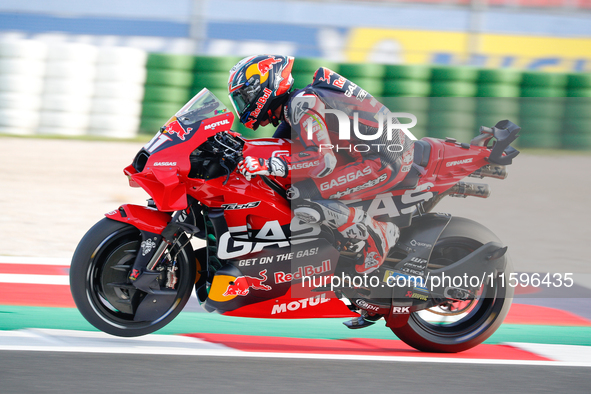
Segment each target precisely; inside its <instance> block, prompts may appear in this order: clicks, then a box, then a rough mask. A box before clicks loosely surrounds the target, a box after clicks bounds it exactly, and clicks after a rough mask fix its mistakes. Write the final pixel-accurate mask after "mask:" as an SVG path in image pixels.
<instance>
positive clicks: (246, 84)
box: [228, 55, 413, 274]
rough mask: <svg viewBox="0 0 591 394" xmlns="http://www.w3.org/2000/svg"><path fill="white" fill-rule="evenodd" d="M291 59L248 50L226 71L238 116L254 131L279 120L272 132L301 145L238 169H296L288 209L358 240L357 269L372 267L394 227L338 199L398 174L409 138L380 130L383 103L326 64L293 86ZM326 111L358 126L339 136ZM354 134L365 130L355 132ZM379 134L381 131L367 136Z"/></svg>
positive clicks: (372, 189)
mask: <svg viewBox="0 0 591 394" xmlns="http://www.w3.org/2000/svg"><path fill="white" fill-rule="evenodd" d="M293 63H294V58H293V57H288V56H270V55H259V56H249V57H246V58H244V59H242V60H241V61H240V62H238V64H236V65H235V66H234V67H233V68H232V69H231V70H230V78H229V81H228V89H229V93H230V99H231V101H232V104H233V105H234V109H235V110H236V113H237V114H238V116H239V118H240V122H241V123H243V124H244V125H245V126H246V127H248V128H250V129H253V130H256V129H257V128H258V127H259V126H266V125H268V124H269V123H272V124H273V126H275V127H277V126H279V127H278V128H277V130H276V132H275V134H274V137H276V138H293V139H295V140H297V141H299V142H300V144H301V146H296V145H293V146H292V152H291V154H290V155H289V156H281V157H271V158H256V157H251V156H247V157H245V158H244V160H242V161H241V162H240V163H239V165H238V169H239V171H240V172H241V173H242V174H244V176H245V177H246V178H247V179H250V178H251V177H252V176H256V175H274V176H282V177H286V176H287V175H288V173H289V171H292V174H291V175H292V177H294V176H295V175H296V174H295V171H297V176H295V177H296V178H298V179H304V180H302V181H296V182H295V183H294V184H293V185H292V186H291V188H290V190H288V196H289V197H290V199H292V202H293V201H294V200H295V201H297V203H295V204H294V205H293V206H294V207H295V209H294V214H295V215H296V216H297V217H298V218H300V220H303V221H305V222H309V223H310V222H312V223H319V222H321V223H324V224H326V225H328V226H330V227H332V228H335V229H337V230H338V231H339V232H340V233H341V234H342V235H343V236H344V237H345V238H346V239H349V240H352V241H356V242H357V243H359V241H364V242H363V243H362V244H363V245H364V248H363V261H361V262H360V263H359V264H357V265H356V266H355V270H356V271H357V273H359V274H365V273H370V272H372V271H374V270H376V269H377V268H378V267H379V266H380V265H382V263H383V262H384V260H385V258H386V256H387V254H388V251H389V250H390V248H391V247H392V246H394V245H395V244H396V242H397V241H398V237H399V235H400V232H399V229H398V227H397V226H396V225H394V224H393V223H389V222H378V221H377V220H375V219H373V218H372V217H370V216H368V215H367V213H366V212H364V211H363V210H362V209H360V208H349V207H348V206H347V205H346V204H344V203H343V202H342V201H340V200H354V199H355V200H357V199H364V198H368V197H370V196H375V195H377V194H379V193H383V192H386V191H387V190H389V189H391V188H392V187H393V186H395V185H396V184H397V183H399V182H400V181H402V180H403V179H404V177H405V176H406V174H407V173H408V171H409V169H410V164H411V163H412V159H413V144H412V140H410V139H409V138H405V136H404V133H403V132H402V131H400V130H394V133H390V134H393V136H394V137H393V138H392V136H389V137H388V136H387V133H386V132H385V128H384V129H383V130H384V132H383V133H380V130H379V129H378V127H379V125H380V124H379V123H378V118H381V119H382V120H383V119H385V118H386V116H385V115H387V114H388V113H389V111H388V109H387V108H386V107H384V106H383V105H382V104H381V103H379V102H378V101H377V100H376V99H375V98H373V97H372V96H371V95H370V94H369V93H367V92H366V91H365V90H363V89H362V88H361V87H359V86H357V85H355V84H354V83H353V82H351V81H349V80H347V79H345V78H343V77H341V76H340V75H338V74H336V73H335V72H333V71H331V70H329V69H327V68H323V67H321V68H319V69H318V70H317V71H316V73H315V74H314V78H313V81H312V83H311V84H310V85H308V86H306V87H305V88H304V89H301V90H292V85H293V78H292V76H291V69H292V66H293ZM327 110H328V111H330V110H340V111H342V112H344V113H345V114H347V116H348V118H349V124H350V125H351V126H352V128H353V127H356V129H354V130H355V131H356V133H351V135H352V136H353V139H351V140H339V124H340V120H341V119H337V117H336V116H326V115H327V113H326V112H325V111H327ZM333 113H334V112H333ZM280 122H281V123H280ZM394 122H395V123H397V121H396V120H395V121H394ZM357 134H361V135H364V136H367V137H366V138H362V139H359V138H357V137H355V135H357ZM377 135H380V137H376V140H374V141H371V142H370V141H368V140H369V139H371V136H377ZM387 137H388V138H390V139H389V140H386V138H387ZM356 142H360V143H361V144H362V145H357V144H356ZM376 142H377V143H378V144H375V143H376ZM370 143H374V145H371V146H370V145H369V144H370ZM392 143H394V144H396V145H390V144H392ZM392 146H396V147H397V148H395V149H391V147H392ZM368 147H369V148H368ZM337 149H338V152H341V153H342V152H345V153H346V154H347V156H348V161H347V162H343V163H341V161H342V158H340V159H339V158H338V157H337V155H336V154H335V150H337ZM296 150H297V151H296Z"/></svg>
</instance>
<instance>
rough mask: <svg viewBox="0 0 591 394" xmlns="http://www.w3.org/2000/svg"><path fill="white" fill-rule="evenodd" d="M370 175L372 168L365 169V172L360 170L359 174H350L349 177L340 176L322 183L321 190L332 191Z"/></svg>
mask: <svg viewBox="0 0 591 394" xmlns="http://www.w3.org/2000/svg"><path fill="white" fill-rule="evenodd" d="M368 175H371V168H369V167H365V168H364V169H363V171H361V170H358V171H357V172H350V173H348V174H347V175H343V176H340V177H338V178H336V179H333V180H332V181H330V182H324V183H321V184H320V190H322V191H324V190H328V189H332V188H333V187H337V186H342V185H344V184H346V183H349V182H353V181H355V180H356V179H358V178H363V177H364V176H368Z"/></svg>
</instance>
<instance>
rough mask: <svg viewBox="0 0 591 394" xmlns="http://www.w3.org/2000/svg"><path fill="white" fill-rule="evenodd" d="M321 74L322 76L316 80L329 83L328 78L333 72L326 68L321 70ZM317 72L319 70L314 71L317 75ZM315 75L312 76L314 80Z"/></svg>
mask: <svg viewBox="0 0 591 394" xmlns="http://www.w3.org/2000/svg"><path fill="white" fill-rule="evenodd" d="M322 70H323V73H322V76H321V77H320V78H319V79H318V80H319V81H325V82H326V83H328V84H329V83H330V76H331V75H332V74H334V71H332V70H329V69H328V68H323V69H322ZM318 71H320V70H316V74H317V73H318ZM316 74H314V79H316Z"/></svg>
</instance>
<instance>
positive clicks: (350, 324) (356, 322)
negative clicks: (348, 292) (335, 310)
mask: <svg viewBox="0 0 591 394" xmlns="http://www.w3.org/2000/svg"><path fill="white" fill-rule="evenodd" d="M343 324H344V325H345V326H347V328H350V329H351V330H356V329H358V328H365V327H369V326H373V325H374V324H376V323H375V322H373V321H369V320H365V319H364V318H363V316H359V317H354V318H353V319H351V320H349V321H346V322H343Z"/></svg>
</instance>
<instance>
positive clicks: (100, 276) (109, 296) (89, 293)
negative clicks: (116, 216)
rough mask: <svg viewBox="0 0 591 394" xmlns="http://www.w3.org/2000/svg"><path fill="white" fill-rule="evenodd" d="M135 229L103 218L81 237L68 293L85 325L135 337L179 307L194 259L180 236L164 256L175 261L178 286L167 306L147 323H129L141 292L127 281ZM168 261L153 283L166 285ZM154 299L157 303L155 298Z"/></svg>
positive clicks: (136, 236)
mask: <svg viewBox="0 0 591 394" xmlns="http://www.w3.org/2000/svg"><path fill="white" fill-rule="evenodd" d="M141 240H142V238H141V233H140V231H139V230H138V229H137V228H135V227H133V226H131V225H129V224H126V223H121V222H117V221H114V220H111V219H108V218H104V219H103V220H101V221H99V222H98V223H97V224H95V225H94V226H93V227H92V228H91V229H90V230H88V232H87V233H86V235H85V236H84V238H82V240H81V241H80V243H79V244H78V247H77V248H76V251H75V252H74V256H73V258H72V265H71V267H70V289H71V292H72V297H73V298H74V302H75V303H76V306H77V307H78V310H79V311H80V313H81V314H82V316H84V317H85V318H86V320H88V322H89V323H90V324H92V325H93V326H95V327H96V328H98V329H99V330H101V331H104V332H106V333H109V334H112V335H116V336H121V337H135V336H140V335H146V334H150V333H152V332H154V331H156V330H158V329H160V328H162V327H164V326H165V325H167V324H168V323H169V322H170V321H172V320H173V319H174V318H175V317H176V316H177V315H178V314H179V313H180V311H181V310H182V309H183V307H184V306H185V304H186V303H187V301H188V300H189V297H190V295H191V291H192V288H193V285H194V284H195V275H196V272H195V271H196V268H195V257H194V254H193V249H192V248H191V246H190V244H189V243H188V242H187V238H186V237H185V236H182V237H180V239H179V241H180V245H185V244H186V245H185V246H184V247H182V248H181V247H180V246H179V243H175V244H174V246H173V247H172V251H171V253H170V255H172V256H174V255H175V254H177V253H178V254H177V258H176V265H175V266H176V267H177V270H176V271H175V272H176V275H177V278H178V282H177V283H176V284H175V285H174V289H175V290H176V294H175V295H174V297H173V298H170V297H169V298H168V300H170V299H172V302H170V301H167V302H168V303H167V304H166V305H165V307H164V308H163V312H162V314H161V315H160V316H159V317H157V318H154V319H153V320H150V321H135V320H134V316H135V312H136V309H137V306H138V305H139V304H140V303H141V301H142V300H143V299H144V298H145V297H146V293H144V292H142V291H140V290H137V289H135V288H134V287H133V285H132V284H131V283H130V282H129V280H128V278H129V274H130V271H131V269H132V267H133V263H134V261H135V256H136V254H137V252H138V250H139V247H140V243H141ZM172 265H173V262H171V261H169V260H167V259H166V254H165V257H164V258H163V259H162V261H160V262H158V263H157V265H156V266H157V267H158V266H161V267H163V268H164V269H163V271H162V272H163V274H162V275H161V278H160V279H159V280H160V282H161V285H163V284H164V283H165V282H166V279H167V278H166V276H167V275H166V273H167V267H170V266H172ZM156 301H158V300H157V299H156Z"/></svg>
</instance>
